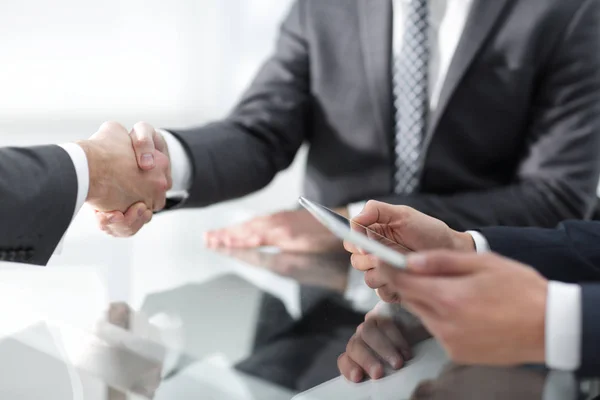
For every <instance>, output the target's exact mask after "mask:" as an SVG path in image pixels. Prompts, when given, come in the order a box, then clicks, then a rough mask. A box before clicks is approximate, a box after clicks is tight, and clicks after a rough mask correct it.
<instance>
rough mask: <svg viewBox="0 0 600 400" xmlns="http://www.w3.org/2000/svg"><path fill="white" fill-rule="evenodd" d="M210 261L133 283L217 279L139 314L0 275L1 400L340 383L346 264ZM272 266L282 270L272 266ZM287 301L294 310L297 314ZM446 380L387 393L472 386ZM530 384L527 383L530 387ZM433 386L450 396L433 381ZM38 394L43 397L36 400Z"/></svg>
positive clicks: (32, 277)
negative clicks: (198, 271) (186, 275)
mask: <svg viewBox="0 0 600 400" xmlns="http://www.w3.org/2000/svg"><path fill="white" fill-rule="evenodd" d="M198 253H201V252H200V251H199V252H198ZM207 254H208V252H206V253H203V255H202V256H203V257H206V258H202V259H199V260H200V261H199V262H198V263H197V264H196V265H193V262H194V260H193V259H191V260H189V264H187V265H183V264H181V265H180V264H170V265H164V266H163V265H162V264H161V265H158V264H157V265H156V266H153V270H152V271H147V270H146V271H145V275H143V276H142V275H140V279H148V275H149V274H151V273H153V274H155V275H156V276H160V277H168V276H169V274H172V273H173V271H174V270H177V268H180V269H186V271H189V270H192V268H207V269H209V268H210V269H211V270H217V271H219V274H216V275H215V276H214V277H212V278H211V279H208V280H206V279H205V280H194V279H191V278H190V279H188V280H187V281H185V283H183V284H180V283H178V284H176V285H171V284H170V282H166V283H165V285H164V287H160V288H158V289H154V290H152V291H148V292H146V293H144V295H143V298H142V301H141V302H136V303H135V305H133V303H132V302H114V301H110V300H108V298H107V297H106V296H105V295H104V294H103V292H104V288H102V286H101V285H99V284H98V282H97V281H96V280H95V279H93V278H94V275H93V273H91V274H92V275H90V276H89V277H87V275H86V273H85V269H83V268H76V269H70V270H64V271H61V269H60V268H56V267H53V268H48V269H44V270H32V269H30V268H29V269H25V270H23V271H26V275H27V276H24V277H23V279H20V278H19V279H20V280H19V279H17V278H18V277H14V276H12V275H10V274H8V273H7V272H6V271H3V270H2V271H0V290H1V292H2V293H7V291H9V290H10V289H11V287H16V288H24V287H26V288H28V289H29V291H27V290H25V291H23V290H22V289H20V290H21V292H23V293H21V292H18V291H14V292H11V293H10V296H11V299H12V301H13V303H17V304H27V305H28V307H23V308H18V312H15V311H14V310H15V307H14V305H13V304H10V302H8V301H7V302H4V304H0V313H2V315H4V316H5V318H3V320H2V321H0V335H1V336H0V337H1V340H2V342H0V394H1V396H0V398H3V399H4V398H7V399H12V398H19V399H26V400H28V399H29V398H31V399H39V398H44V399H53V398H56V399H60V400H64V399H66V400H69V399H73V400H79V399H80V398H78V397H76V396H78V395H79V394H80V393H84V394H85V397H83V398H85V399H86V400H89V399H92V400H96V399H98V400H100V399H101V400H123V399H139V398H145V399H150V398H152V399H165V400H167V399H168V400H171V399H178V400H182V399H199V398H202V399H219V400H265V399H266V400H284V399H285V400H288V399H291V398H292V397H293V396H294V395H297V394H299V393H301V392H304V391H306V390H309V389H311V388H315V387H316V386H318V385H320V384H322V383H324V382H326V381H329V380H331V379H337V380H338V381H340V379H339V378H338V377H339V372H338V369H337V357H338V356H339V354H340V353H342V352H343V351H344V349H345V347H346V344H347V342H348V340H349V338H350V337H351V336H352V335H353V334H354V332H355V330H356V327H357V326H358V325H359V324H360V323H361V322H362V321H363V320H364V313H363V312H361V311H357V310H355V309H354V308H353V307H352V305H351V303H350V302H349V301H348V299H346V298H345V296H344V293H343V292H344V287H343V286H344V285H343V284H342V282H345V279H346V277H345V274H347V271H348V265H347V260H341V259H337V258H335V259H333V260H332V259H329V258H327V257H325V258H323V259H322V260H320V261H319V260H317V259H315V258H314V256H310V257H309V258H307V259H306V260H302V259H300V258H299V256H298V255H293V256H291V257H288V256H286V255H283V256H282V255H279V256H273V257H271V256H269V257H266V258H258V259H257V258H256V257H254V256H248V254H249V253H246V254H245V255H244V256H239V254H237V255H232V257H235V258H237V259H242V260H244V261H236V262H235V265H231V264H228V262H229V263H231V262H232V258H231V257H229V256H227V257H222V256H219V257H217V258H216V259H211V258H208V257H207ZM261 257H262V256H261ZM206 260H212V261H211V263H208V262H207V261H206ZM227 260H229V261H227ZM324 260H327V261H324ZM203 262H204V263H205V264H203ZM279 262H281V263H283V265H284V267H283V268H281V267H280V268H278V267H277V266H276V264H277V263H279ZM285 265H287V266H285ZM315 266H317V267H315ZM32 271H33V272H32ZM38 273H40V274H41V275H40V279H39V282H38V279H37V278H36V276H37V274H38ZM13 278H14V279H13ZM119 278H120V277H119ZM164 280H165V281H167V279H166V278H165V279H164ZM325 281H327V282H325ZM329 281H332V282H335V284H332V282H329ZM49 283H51V284H50V286H49V287H47V288H45V286H44V285H48V284H49ZM57 287H58V288H60V289H58V290H57V289H56V288H57ZM34 295H35V296H34ZM31 296H34V297H35V298H30V297H31ZM291 298H295V299H296V301H297V303H296V304H295V306H293V307H291V306H290V304H291V303H290V300H289V299H291ZM98 310H102V311H100V312H98ZM29 314H31V316H29ZM38 316H39V318H38ZM15 321H16V322H15ZM12 322H15V324H16V325H15V327H13V326H10V325H11V323H12ZM90 322H93V323H90ZM17 326H18V329H17V328H16V327H17ZM440 359H441V358H440ZM419 361H420V359H419V358H418V357H417V359H415V360H414V363H413V364H412V365H418V363H419ZM442 361H443V359H442ZM2 363H3V364H2ZM407 371H408V370H407ZM445 371H446V372H444V373H442V374H441V375H440V376H438V373H437V370H436V372H435V373H434V374H433V375H432V374H431V372H432V371H431V370H429V371H428V373H427V374H426V373H423V374H414V375H411V376H410V377H408V374H403V372H404V371H399V372H396V373H395V374H393V375H391V376H389V379H387V382H391V384H392V389H393V388H394V387H395V386H394V385H397V386H398V387H399V386H400V385H402V379H409V378H410V379H411V380H412V383H411V385H412V386H413V387H414V388H418V387H419V386H421V387H422V386H423V385H425V389H417V392H416V393H411V394H409V395H407V396H404V397H401V398H406V399H407V398H409V396H417V395H420V396H424V393H425V394H426V393H429V392H427V390H429V391H431V387H432V384H431V383H430V382H429V383H424V382H423V381H424V380H431V379H434V382H436V381H435V379H436V378H439V379H442V378H444V377H446V378H444V379H446V380H447V381H451V382H464V383H465V385H467V386H468V383H469V379H468V378H469V376H470V375H468V374H465V371H463V370H461V369H458V370H456V369H451V370H450V372H448V370H445ZM534 372H535V371H534ZM448 376H450V377H454V378H452V379H449V378H447V377H448ZM475 376H476V378H473V383H476V384H479V386H478V387H479V388H481V390H480V391H479V392H475V393H485V390H486V388H485V386H486V384H483V383H485V380H484V379H483V378H482V377H481V376H480V375H475ZM537 376H538V375H535V374H533V375H526V376H525V378H526V380H528V381H530V382H532V384H533V383H535V382H538V379H537ZM525 378H523V379H525ZM519 379H521V378H519ZM396 380H398V382H399V383H397V384H396V383H395V382H396ZM514 381H515V382H517V381H518V380H517V378H515V380H514ZM29 383H31V385H28V384H29ZM365 384H366V385H371V386H373V387H375V386H376V385H377V383H374V382H365ZM482 384H483V385H482ZM456 385H457V384H455V383H453V386H456ZM490 385H491V383H490ZM433 387H434V388H435V389H436V390H437V391H440V393H444V394H445V395H448V394H447V392H444V391H441V388H442V387H444V385H441V384H440V383H439V382H438V383H435V384H433ZM543 387H544V389H543V390H550V389H546V387H547V386H546V385H545V384H544V385H543ZM36 388H40V390H42V392H44V393H47V394H48V395H47V396H45V397H40V393H42V392H40V391H36ZM428 388H429V389H428ZM3 390H4V392H3ZM77 390H79V391H77ZM419 390H420V392H419ZM469 390H470V389H469ZM473 390H475V389H473ZM478 390H479V389H478ZM488 390H489V392H490V393H492V391H493V387H492V386H490V388H489V389H488ZM424 391H425V392H424ZM54 393H56V395H55V394H54ZM78 393H79V394H78ZM339 393H340V392H338V393H337V394H334V395H333V397H329V398H333V399H335V398H339V396H338V395H339ZM353 393H359V391H358V390H354V391H353ZM21 394H25V395H23V396H21ZM27 396H32V397H27ZM53 396H54V397H53ZM448 396H449V395H448ZM343 398H344V400H352V399H351V397H349V396H344V397H343ZM371 398H373V399H381V400H386V398H385V397H381V396H380V397H371ZM414 398H424V397H414ZM425 398H426V397H425ZM433 398H435V397H433ZM467 398H468V397H467ZM478 398H494V397H485V396H483V397H481V396H480V397H478ZM498 398H499V397H498ZM560 398H564V397H560ZM360 400H363V399H360ZM395 400H400V399H395Z"/></svg>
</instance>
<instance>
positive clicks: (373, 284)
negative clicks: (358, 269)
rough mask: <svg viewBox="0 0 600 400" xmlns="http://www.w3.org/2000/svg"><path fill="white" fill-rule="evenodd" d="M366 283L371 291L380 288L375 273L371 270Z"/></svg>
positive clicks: (368, 272) (367, 274) (366, 277)
mask: <svg viewBox="0 0 600 400" xmlns="http://www.w3.org/2000/svg"><path fill="white" fill-rule="evenodd" d="M365 283H366V284H367V286H368V287H370V288H371V289H377V288H378V287H379V286H380V285H378V283H377V280H376V276H375V271H374V270H370V271H367V272H366V273H365Z"/></svg>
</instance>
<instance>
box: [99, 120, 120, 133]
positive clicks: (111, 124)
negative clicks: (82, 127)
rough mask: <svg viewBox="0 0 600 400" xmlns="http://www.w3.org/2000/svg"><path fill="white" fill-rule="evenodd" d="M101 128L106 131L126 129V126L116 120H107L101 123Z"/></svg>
mask: <svg viewBox="0 0 600 400" xmlns="http://www.w3.org/2000/svg"><path fill="white" fill-rule="evenodd" d="M100 130H103V131H104V130H106V131H126V129H125V127H124V126H123V125H121V124H120V123H118V122H116V121H105V122H103V123H102V125H100Z"/></svg>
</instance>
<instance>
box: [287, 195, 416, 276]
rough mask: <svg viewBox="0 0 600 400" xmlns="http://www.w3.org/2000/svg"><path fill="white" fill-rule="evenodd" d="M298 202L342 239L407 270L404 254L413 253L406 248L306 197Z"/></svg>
mask: <svg viewBox="0 0 600 400" xmlns="http://www.w3.org/2000/svg"><path fill="white" fill-rule="evenodd" d="M298 202H299V203H300V204H301V205H302V206H303V207H304V208H306V209H307V210H308V211H309V212H310V213H311V214H312V215H313V216H314V217H315V218H316V219H317V220H318V221H320V222H321V223H322V224H323V225H324V226H326V227H327V228H328V229H329V230H330V231H331V232H332V233H333V234H334V235H336V236H337V237H339V238H340V239H342V240H344V241H346V242H349V243H352V244H353V245H355V246H357V247H358V248H360V249H362V250H364V251H366V252H368V253H371V254H373V255H375V256H377V257H379V258H380V259H381V260H383V261H385V262H386V263H388V264H389V265H391V266H393V267H396V268H401V269H404V268H406V257H405V256H404V254H406V253H408V252H410V251H411V250H410V249H408V248H407V247H406V246H403V245H401V244H399V243H397V242H394V241H392V240H390V239H388V238H386V237H384V236H382V235H380V234H378V233H377V232H375V231H373V230H371V229H368V228H366V227H364V226H362V225H359V224H356V223H354V222H352V221H350V220H349V219H347V218H345V217H343V216H341V215H339V214H337V213H335V212H334V211H332V210H330V209H328V208H327V207H324V206H322V205H320V204H317V203H315V202H312V201H310V200H308V199H306V198H304V197H300V199H299V200H298Z"/></svg>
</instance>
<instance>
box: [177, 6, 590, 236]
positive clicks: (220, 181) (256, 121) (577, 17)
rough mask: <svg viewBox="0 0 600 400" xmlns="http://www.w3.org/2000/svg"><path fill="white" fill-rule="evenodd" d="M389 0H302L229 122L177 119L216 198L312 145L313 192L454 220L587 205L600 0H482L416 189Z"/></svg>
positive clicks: (525, 218) (257, 182)
mask: <svg viewBox="0 0 600 400" xmlns="http://www.w3.org/2000/svg"><path fill="white" fill-rule="evenodd" d="M391 32H392V6H391V1H390V0H298V1H297V2H296V3H295V4H294V6H293V8H292V9H291V12H290V13H289V15H288V17H287V19H286V20H285V21H284V23H283V25H282V28H281V34H280V37H279V39H278V42H277V47H276V50H275V53H274V54H273V55H272V57H271V58H270V59H269V60H268V61H267V62H266V63H265V64H264V66H263V68H262V69H261V71H260V72H259V74H258V76H257V77H256V78H255V80H254V82H253V83H252V84H251V86H250V88H249V89H248V91H247V92H246V94H245V95H244V97H243V98H242V100H241V101H240V103H239V104H238V105H237V107H235V109H234V110H233V111H232V113H231V114H230V115H229V116H228V117H227V118H226V119H225V120H223V121H219V122H216V123H213V124H210V125H208V126H204V127H200V128H194V129H187V130H179V129H175V130H172V131H173V133H174V134H175V135H177V136H178V137H179V139H180V140H181V141H182V142H183V143H184V145H185V147H186V148H187V151H188V152H189V155H190V156H191V158H192V160H193V166H194V175H193V176H194V178H193V185H192V188H191V193H190V197H189V199H188V200H187V203H185V204H184V205H183V206H187V207H196V206H206V205H209V204H212V203H215V202H218V201H222V200H227V199H231V198H235V197H239V196H243V195H245V194H248V193H250V192H252V191H255V190H257V189H260V188H262V187H264V186H265V185H267V184H268V183H269V182H270V181H271V179H272V178H273V176H274V175H275V174H276V173H277V172H278V171H280V170H282V169H284V168H286V167H288V166H289V165H290V163H291V162H292V160H293V158H294V156H295V154H296V152H297V150H298V148H299V147H300V146H301V145H302V143H304V142H308V143H309V144H310V152H309V155H308V163H307V167H306V180H305V184H304V193H305V195H306V196H308V197H309V198H311V199H314V200H316V201H318V202H321V203H324V204H325V205H328V206H341V205H345V204H347V203H350V202H355V201H360V200H366V199H370V198H375V199H380V200H384V201H387V202H391V203H396V204H405V205H409V206H412V207H415V208H417V209H419V210H421V211H423V212H425V213H427V214H430V215H432V216H435V217H437V218H441V219H443V220H444V221H446V222H448V223H449V224H450V225H451V226H452V227H454V228H457V229H466V228H472V227H477V226H483V225H538V226H548V227H550V226H555V225H556V224H557V223H558V222H559V221H561V220H563V219H567V218H582V217H588V216H589V215H590V212H591V210H592V208H593V206H594V205H595V201H596V200H595V191H596V186H597V183H598V175H599V168H600V157H599V156H598V149H599V148H600V147H599V145H600V51H599V50H598V49H599V48H600V2H599V1H596V0H569V1H565V0H536V1H532V0H474V4H473V9H472V11H471V15H470V17H469V20H468V22H467V25H466V28H465V31H464V34H463V36H462V39H461V41H460V43H459V46H458V49H457V52H456V55H455V57H454V59H453V62H452V64H451V66H450V70H449V73H448V76H447V80H446V82H445V86H444V88H443V90H442V94H441V100H440V103H439V106H438V109H437V111H436V113H435V114H434V115H431V116H430V120H431V122H430V126H429V130H428V132H427V135H426V137H425V139H424V151H423V157H422V159H421V165H422V175H421V181H420V182H421V186H420V190H419V192H418V193H415V194H413V195H409V196H395V195H393V194H391V193H392V174H393V135H394V133H393V112H392V94H391V72H390V64H391V61H390V56H391Z"/></svg>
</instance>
